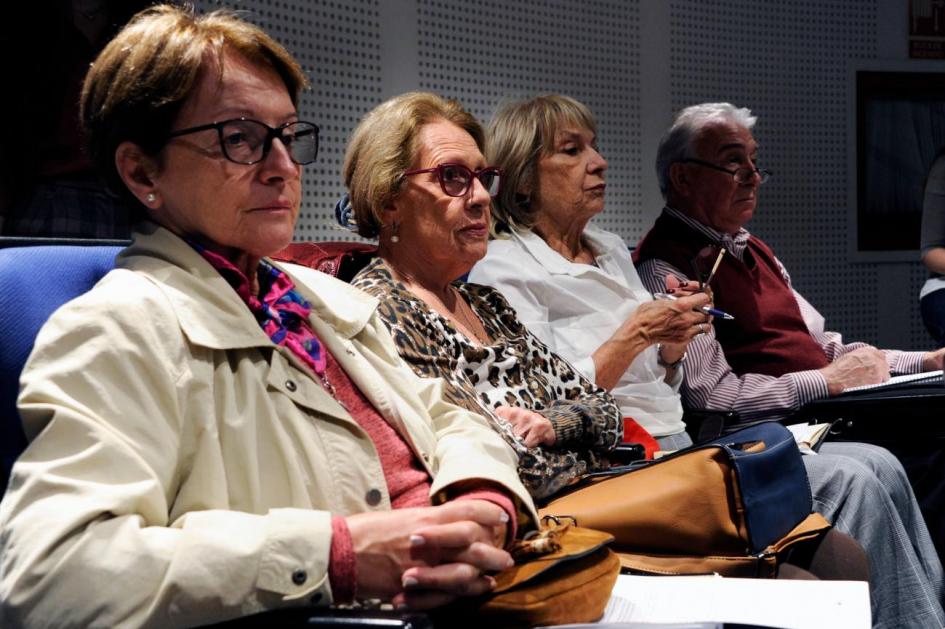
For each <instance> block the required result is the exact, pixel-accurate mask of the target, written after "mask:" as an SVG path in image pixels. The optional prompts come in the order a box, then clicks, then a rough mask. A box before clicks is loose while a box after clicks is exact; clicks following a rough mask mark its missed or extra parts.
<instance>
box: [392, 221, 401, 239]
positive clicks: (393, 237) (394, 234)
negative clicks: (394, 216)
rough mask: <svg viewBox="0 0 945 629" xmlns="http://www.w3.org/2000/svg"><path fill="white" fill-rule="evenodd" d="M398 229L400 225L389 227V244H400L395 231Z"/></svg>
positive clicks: (395, 224) (394, 224) (393, 224)
mask: <svg viewBox="0 0 945 629" xmlns="http://www.w3.org/2000/svg"><path fill="white" fill-rule="evenodd" d="M399 229H400V223H392V224H391V226H390V241H391V242H400V236H398V235H397V231H398V230H399Z"/></svg>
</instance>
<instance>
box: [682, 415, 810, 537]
mask: <svg viewBox="0 0 945 629" xmlns="http://www.w3.org/2000/svg"><path fill="white" fill-rule="evenodd" d="M762 443H763V444H764V448H763V449H760V448H753V447H752V446H753V445H754V444H762ZM711 446H721V447H722V448H723V449H724V450H725V452H726V453H727V454H728V457H729V459H730V460H731V462H732V464H733V465H734V467H735V475H736V476H737V478H738V488H739V491H740V492H741V498H742V504H743V505H744V508H745V520H746V523H747V525H748V540H749V542H750V546H749V550H750V551H751V552H753V553H760V552H761V551H763V550H764V549H765V548H767V547H768V546H770V545H771V544H773V543H774V542H775V541H777V540H779V539H781V538H782V537H784V536H785V535H786V534H787V533H788V532H789V531H790V530H791V529H793V528H794V526H795V525H797V523H798V522H800V521H801V520H803V519H804V518H806V517H807V516H808V515H810V512H811V510H812V508H813V499H812V498H811V492H810V481H809V480H808V479H807V470H806V469H804V461H803V460H802V459H801V456H802V455H801V453H800V451H799V450H798V449H797V444H796V443H795V442H794V435H792V434H791V431H789V430H788V429H787V428H785V427H784V426H782V425H781V424H779V423H777V422H765V423H763V424H758V425H756V426H751V427H749V428H743V429H742V430H738V431H736V432H733V433H731V434H728V435H724V436H722V437H719V438H718V439H713V440H712V441H709V442H708V443H705V444H700V445H697V446H693V447H694V448H705V447H711ZM688 450H689V449H687V450H682V451H681V452H680V453H677V454H676V455H672V456H678V454H681V453H682V452H686V451H688Z"/></svg>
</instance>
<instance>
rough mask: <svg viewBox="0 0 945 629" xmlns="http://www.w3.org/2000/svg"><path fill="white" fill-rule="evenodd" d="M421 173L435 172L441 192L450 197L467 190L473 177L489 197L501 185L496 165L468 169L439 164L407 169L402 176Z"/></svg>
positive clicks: (461, 194)
mask: <svg viewBox="0 0 945 629" xmlns="http://www.w3.org/2000/svg"><path fill="white" fill-rule="evenodd" d="M423 173H436V178H437V180H438V181H439V182H440V187H441V188H443V192H444V193H445V194H446V195H448V196H451V197H461V196H464V195H465V194H466V193H467V192H469V187H470V186H471V185H472V182H473V179H478V180H479V182H480V183H481V184H482V187H483V188H485V189H486V192H488V193H489V196H490V197H494V196H496V195H497V194H499V189H500V187H501V185H502V169H501V168H498V167H497V166H486V167H485V168H482V169H480V170H469V169H468V168H466V167H465V166H463V165H462V164H440V165H439V166H434V167H433V168H423V169H421V170H408V171H407V172H405V173H404V177H409V176H410V175H422V174H423Z"/></svg>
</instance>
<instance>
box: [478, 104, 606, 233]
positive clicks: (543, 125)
mask: <svg viewBox="0 0 945 629" xmlns="http://www.w3.org/2000/svg"><path fill="white" fill-rule="evenodd" d="M567 124H572V125H576V126H579V127H582V128H584V129H587V130H588V131H590V132H591V133H593V134H595V135H596V134H597V121H596V120H595V119H594V115H593V114H592V113H591V111H590V109H588V108H587V106H586V105H584V104H583V103H581V102H579V101H577V100H575V99H573V98H571V97H570V96H564V95H561V94H547V95H544V96H536V97H535V98H531V99H527V100H520V101H514V102H510V103H507V104H505V105H503V106H502V107H500V108H499V110H498V111H497V112H496V114H495V116H493V117H492V121H491V122H490V123H489V141H488V144H487V148H486V161H487V162H488V163H489V164H490V165H492V166H498V167H499V168H501V169H502V189H501V190H500V191H499V196H497V197H496V198H495V200H494V201H493V212H492V221H493V231H494V232H501V231H506V230H508V229H519V230H528V229H531V227H532V225H534V224H535V220H536V218H537V217H536V211H535V209H534V208H533V207H532V206H531V202H530V200H529V195H530V194H532V193H534V192H535V185H536V184H537V172H538V160H540V159H541V158H542V157H543V156H545V155H549V154H551V153H552V152H553V151H554V143H555V135H556V134H557V132H558V128H559V127H562V126H564V125H567Z"/></svg>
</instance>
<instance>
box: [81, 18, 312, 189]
mask: <svg viewBox="0 0 945 629" xmlns="http://www.w3.org/2000/svg"><path fill="white" fill-rule="evenodd" d="M226 51H231V52H236V53H238V54H239V55H241V56H243V57H245V58H246V59H247V60H248V61H250V62H252V63H255V64H258V65H260V66H263V67H267V68H272V69H273V70H274V71H275V72H276V73H277V74H278V75H279V77H280V78H281V79H282V81H283V82H284V83H285V86H286V90H288V92H289V96H290V98H291V99H292V103H293V105H298V98H299V92H300V91H301V90H302V89H303V88H305V87H307V86H308V79H307V78H306V77H305V73H304V72H303V71H302V68H301V67H300V66H299V64H298V62H297V61H296V60H295V59H294V58H293V57H292V55H291V54H289V52H288V51H287V50H286V49H285V48H283V47H282V46H281V45H280V44H279V43H277V42H276V41H275V40H274V39H272V38H271V37H269V35H267V34H266V33H265V32H264V31H263V30H262V29H261V28H259V27H258V26H255V25H254V24H250V23H249V22H246V21H244V20H242V19H240V18H238V17H236V16H235V15H233V14H231V13H228V12H226V11H214V12H213V13H208V14H206V15H202V16H198V15H196V13H195V12H194V10H193V8H192V7H191V8H183V7H177V6H172V5H166V4H165V5H159V6H155V7H151V8H148V9H145V10H144V11H141V12H140V13H138V14H137V15H135V16H134V17H133V18H132V19H131V21H130V22H129V23H128V24H127V25H126V26H125V28H123V29H122V30H121V31H120V32H119V33H118V34H117V35H116V36H115V38H114V39H112V40H111V41H110V42H109V43H108V44H107V45H106V46H105V48H104V50H102V52H101V53H100V54H99V56H98V58H97V59H96V60H95V62H94V63H93V64H92V67H91V69H90V70H89V72H88V74H87V75H86V77H85V83H84V84H83V86H82V96H81V99H80V118H81V121H82V127H83V131H84V132H85V134H86V140H87V143H88V147H89V153H90V155H91V157H92V160H93V162H94V163H95V165H96V167H97V168H98V169H99V172H100V173H101V174H102V176H103V177H104V179H105V181H106V183H107V184H108V185H109V186H110V187H111V188H112V189H113V190H114V191H115V192H117V193H119V194H121V195H123V196H124V197H125V198H126V199H128V200H129V201H133V202H134V203H135V205H137V201H136V200H134V197H133V196H132V195H131V194H130V193H129V192H128V191H127V189H126V188H125V185H124V183H123V182H122V180H121V178H120V177H119V175H118V171H117V169H116V168H115V150H116V149H117V148H118V145H119V144H121V143H122V142H126V141H130V142H133V143H135V144H137V145H138V146H140V147H141V149H142V150H143V151H144V152H145V153H147V154H149V155H156V154H157V153H158V152H159V151H160V150H161V148H162V147H163V146H164V143H165V142H166V140H167V135H168V134H169V133H170V131H171V125H172V124H173V122H174V119H175V118H176V116H177V113H178V112H179V111H180V107H181V105H182V104H183V103H184V101H185V100H187V97H188V96H189V95H190V93H191V92H192V91H193V89H194V86H195V85H196V83H197V80H198V77H199V75H200V73H201V72H202V71H207V68H208V65H209V64H208V58H209V59H210V60H215V61H216V62H217V63H216V66H217V67H218V68H219V71H220V73H221V76H220V79H222V72H223V63H222V58H223V55H224V53H225V52H226ZM211 67H212V66H211Z"/></svg>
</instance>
